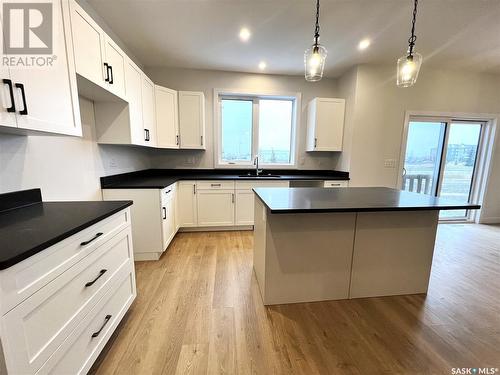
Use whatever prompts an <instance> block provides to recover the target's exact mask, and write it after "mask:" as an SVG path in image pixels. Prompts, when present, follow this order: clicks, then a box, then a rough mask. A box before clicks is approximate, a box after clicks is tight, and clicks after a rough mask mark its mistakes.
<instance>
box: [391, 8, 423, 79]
mask: <svg viewBox="0 0 500 375" xmlns="http://www.w3.org/2000/svg"><path fill="white" fill-rule="evenodd" d="M414 2H415V3H414V8H413V20H412V24H411V36H410V39H408V52H407V54H406V55H404V56H402V57H400V58H399V59H398V68H397V69H398V70H397V85H398V86H399V87H410V86H413V85H414V84H415V82H417V78H418V72H419V71H420V66H421V65H422V55H421V54H420V53H418V52H415V51H414V48H415V41H416V40H417V37H416V36H415V22H416V20H417V6H418V0H414Z"/></svg>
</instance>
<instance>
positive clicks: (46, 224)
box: [0, 189, 132, 270]
mask: <svg viewBox="0 0 500 375" xmlns="http://www.w3.org/2000/svg"><path fill="white" fill-rule="evenodd" d="M36 190H38V191H39V189H33V190H28V191H25V192H20V193H31V194H32V193H33V191H36ZM6 195H10V197H9V199H10V200H11V201H12V199H11V198H12V195H13V194H12V193H10V194H1V195H0V201H2V200H5V199H4V198H5V196H6ZM40 197H41V195H40ZM130 205H132V201H107V202H100V201H90V202H41V201H38V202H37V201H35V200H33V201H32V202H30V203H29V204H23V205H22V206H21V207H19V208H14V207H10V208H9V209H8V210H5V211H2V212H0V270H3V269H6V268H8V267H11V266H13V265H14V264H16V263H19V262H20V261H22V260H24V259H26V258H29V257H30V256H32V255H34V254H36V253H38V252H40V251H42V250H44V249H46V248H48V247H50V246H52V245H54V244H56V243H57V242H60V241H62V240H64V239H65V238H68V237H70V236H72V235H73V234H75V233H77V232H79V231H81V230H83V229H85V228H87V227H90V226H91V225H93V224H95V223H97V222H99V221H101V220H103V219H105V218H107V217H109V216H111V215H113V214H115V213H116V212H118V211H121V210H123V209H124V208H126V207H128V206H130Z"/></svg>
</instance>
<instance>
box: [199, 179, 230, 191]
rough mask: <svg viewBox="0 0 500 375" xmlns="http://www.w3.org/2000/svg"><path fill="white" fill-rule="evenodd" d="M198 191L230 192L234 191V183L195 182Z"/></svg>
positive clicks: (222, 181)
mask: <svg viewBox="0 0 500 375" xmlns="http://www.w3.org/2000/svg"><path fill="white" fill-rule="evenodd" d="M196 188H197V189H198V190H227V189H229V190H231V189H234V181H224V180H218V181H217V180H216V181H196Z"/></svg>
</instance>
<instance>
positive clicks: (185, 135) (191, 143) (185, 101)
mask: <svg viewBox="0 0 500 375" xmlns="http://www.w3.org/2000/svg"><path fill="white" fill-rule="evenodd" d="M179 131H180V136H181V137H180V138H181V140H180V148H188V149H205V139H204V138H205V95H204V94H203V93H202V92H193V91H179Z"/></svg>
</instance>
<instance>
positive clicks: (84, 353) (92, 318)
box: [37, 265, 136, 375]
mask: <svg viewBox="0 0 500 375" xmlns="http://www.w3.org/2000/svg"><path fill="white" fill-rule="evenodd" d="M131 267H132V268H128V269H126V270H125V271H126V272H120V274H119V275H117V276H118V277H116V281H115V283H114V285H113V286H112V287H111V288H110V289H109V290H108V292H107V293H106V295H105V296H104V297H103V298H102V299H101V300H100V301H99V302H98V303H97V304H96V305H95V306H94V308H93V309H92V310H91V311H90V313H89V314H88V315H87V316H86V317H85V318H84V320H83V321H82V322H81V323H80V324H79V325H78V326H77V327H76V329H75V330H74V331H73V332H71V334H70V335H69V336H68V338H67V339H66V340H65V341H64V342H63V344H62V345H61V346H60V347H59V348H58V349H57V351H56V352H55V353H54V354H53V355H52V356H51V357H50V358H49V360H48V361H47V362H46V363H45V364H44V365H43V367H42V368H40V370H39V371H38V372H37V374H58V375H60V374H86V373H87V372H88V370H89V369H90V367H91V366H92V364H93V363H94V361H95V359H96V358H97V356H98V355H99V353H100V352H101V350H102V348H103V347H104V345H105V344H106V342H107V341H108V340H109V337H110V336H111V334H112V333H113V332H114V330H115V329H116V326H117V325H118V323H120V321H121V320H122V318H123V316H124V315H125V313H126V312H127V310H128V309H129V307H130V305H131V304H132V302H133V301H134V298H135V296H136V289H135V277H134V272H133V265H131Z"/></svg>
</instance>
